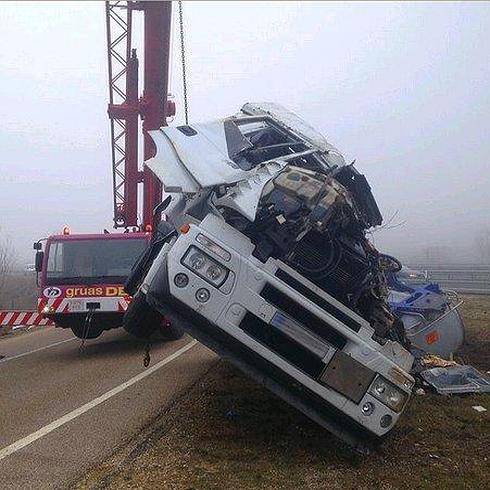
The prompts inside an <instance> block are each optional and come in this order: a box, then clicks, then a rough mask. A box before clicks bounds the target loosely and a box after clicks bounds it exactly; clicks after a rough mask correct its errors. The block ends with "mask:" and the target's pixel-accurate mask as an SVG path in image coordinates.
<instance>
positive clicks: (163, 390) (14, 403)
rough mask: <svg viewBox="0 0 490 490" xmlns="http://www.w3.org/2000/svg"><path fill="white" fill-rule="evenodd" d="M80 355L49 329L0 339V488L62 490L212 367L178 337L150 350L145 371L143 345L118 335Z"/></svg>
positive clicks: (209, 356) (198, 348)
mask: <svg viewBox="0 0 490 490" xmlns="http://www.w3.org/2000/svg"><path fill="white" fill-rule="evenodd" d="M79 346H80V340H78V339H75V338H74V337H73V335H72V333H71V331H70V330H60V329H55V328H54V327H45V328H41V329H39V330H37V331H32V332H28V333H24V334H20V335H15V336H11V337H5V338H0V488H1V489H4V488H66V487H67V486H69V485H70V484H72V483H74V482H75V481H77V480H78V479H79V478H80V477H81V476H82V475H83V474H84V473H85V472H86V471H87V470H88V469H90V468H91V467H93V466H94V465H96V464H97V463H99V462H100V461H101V460H104V459H106V458H107V457H109V456H110V455H111V454H112V453H113V452H114V450H115V449H116V448H118V447H121V446H123V445H124V443H125V441H127V440H129V439H130V438H131V437H132V436H134V435H135V434H136V433H137V432H138V431H139V430H140V429H141V428H143V427H144V426H145V425H147V424H148V423H149V422H150V421H151V420H152V419H153V418H154V417H155V416H156V415H157V414H158V413H160V412H161V411H162V410H165V408H166V407H168V406H170V405H171V404H173V403H176V402H178V399H179V396H180V395H182V394H183V393H185V392H186V391H187V389H188V388H189V387H190V386H191V385H192V384H193V383H195V382H196V381H197V380H198V379H200V377H202V376H203V375H204V374H205V373H206V372H207V371H208V370H209V369H210V368H211V367H212V366H213V364H214V363H215V362H216V359H217V358H216V356H215V355H214V354H213V353H211V352H210V351H209V350H207V349H206V348H205V347H203V346H202V345H201V344H199V343H197V342H196V341H194V340H192V339H191V338H189V337H187V336H186V337H184V338H182V339H181V340H178V341H174V342H168V343H164V342H159V343H156V344H153V346H152V349H151V363H150V366H149V367H148V368H146V369H145V368H144V367H143V347H144V346H143V344H142V343H139V342H137V341H135V340H133V339H132V338H130V337H129V335H127V334H126V333H125V332H124V331H123V330H122V329H118V330H112V331H108V332H105V333H104V334H103V335H102V336H101V337H99V338H98V339H95V340H91V341H87V342H86V344H85V347H84V349H83V350H82V352H81V353H80V352H79ZM1 356H4V357H3V358H1ZM183 417H184V418H185V414H183Z"/></svg>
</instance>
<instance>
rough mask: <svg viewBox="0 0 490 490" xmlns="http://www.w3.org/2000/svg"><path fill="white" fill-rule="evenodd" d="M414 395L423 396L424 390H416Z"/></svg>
mask: <svg viewBox="0 0 490 490" xmlns="http://www.w3.org/2000/svg"><path fill="white" fill-rule="evenodd" d="M415 394H416V395H419V396H422V395H425V390H424V389H423V388H417V389H416V390H415Z"/></svg>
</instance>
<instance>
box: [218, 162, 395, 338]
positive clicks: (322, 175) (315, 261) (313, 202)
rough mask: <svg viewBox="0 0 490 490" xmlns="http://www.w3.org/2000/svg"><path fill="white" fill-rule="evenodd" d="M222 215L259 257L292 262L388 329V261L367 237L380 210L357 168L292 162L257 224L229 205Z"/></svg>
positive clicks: (270, 186)
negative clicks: (385, 269) (385, 264)
mask: <svg viewBox="0 0 490 490" xmlns="http://www.w3.org/2000/svg"><path fill="white" fill-rule="evenodd" d="M341 182H343V184H342V183H341ZM361 196H362V199H361ZM224 216H225V219H226V221H227V222H228V223H230V224H232V225H233V226H234V227H235V228H237V229H238V230H240V231H241V232H242V233H244V234H246V235H247V236H248V237H249V238H250V239H251V240H252V241H253V243H254V244H255V245H256V249H255V251H254V255H255V256H256V257H257V258H259V259H260V260H262V261H263V262H265V261H266V260H267V259H268V258H269V257H274V258H276V259H280V260H282V261H284V262H286V263H287V264H288V265H290V266H291V267H293V268H294V269H295V270H297V271H298V272H299V273H300V274H302V275H304V276H305V277H307V278H308V279H309V280H310V281H312V282H313V283H315V284H316V285H317V286H319V287H320V288H322V289H323V290H325V291H327V292H328V293H329V294H331V295H332V296H334V297H335V298H336V299H338V300H339V301H341V302H342V303H344V304H345V305H346V306H348V307H350V308H351V309H353V310H354V311H356V312H357V313H359V314H360V315H361V316H363V317H364V318H366V320H368V321H369V322H370V323H371V325H372V326H373V328H374V329H375V331H376V334H377V335H378V336H379V337H385V336H386V335H387V333H388V332H389V331H390V329H391V327H392V325H393V316H392V315H391V313H390V312H389V310H388V308H387V304H386V296H387V287H386V279H385V275H384V272H383V268H382V263H381V262H380V260H379V253H378V251H377V250H376V249H375V248H374V247H373V246H372V244H371V243H370V242H369V240H367V238H366V235H365V230H366V228H368V227H370V226H372V225H377V224H380V223H381V215H380V213H379V210H378V208H377V206H376V203H375V201H374V198H373V197H372V194H371V191H370V189H369V186H368V184H367V182H366V181H365V179H364V177H363V176H362V175H360V174H359V173H357V171H356V170H355V169H354V168H353V167H352V166H348V167H342V168H341V169H337V170H336V171H333V172H331V173H330V174H329V173H327V172H325V171H322V170H321V169H317V170H309V169H306V168H300V167H298V166H294V165H288V166H286V167H285V168H284V170H283V171H281V172H280V173H279V174H278V175H277V176H276V177H275V178H274V179H272V180H271V181H270V182H268V183H267V184H266V186H265V187H264V191H263V194H262V198H261V200H260V202H259V207H258V212H257V216H256V219H255V221H254V222H253V223H252V222H250V221H249V220H247V219H246V218H244V217H243V216H242V215H240V214H238V213H237V212H235V211H233V210H229V209H226V211H225V213H224Z"/></svg>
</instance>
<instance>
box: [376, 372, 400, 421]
mask: <svg viewBox="0 0 490 490" xmlns="http://www.w3.org/2000/svg"><path fill="white" fill-rule="evenodd" d="M369 393H370V394H371V395H373V396H374V397H375V398H377V399H378V400H379V401H380V402H381V403H383V404H385V405H386V406H387V407H389V408H391V409H392V410H393V411H394V412H400V411H401V410H402V408H403V406H404V405H405V402H406V401H407V398H408V395H407V394H406V393H405V392H404V391H402V390H400V389H399V388H397V387H396V386H395V385H394V384H393V383H390V382H389V381H388V380H386V379H385V378H383V377H382V376H378V377H377V378H376V379H375V380H374V382H373V384H372V385H371V388H370V389H369Z"/></svg>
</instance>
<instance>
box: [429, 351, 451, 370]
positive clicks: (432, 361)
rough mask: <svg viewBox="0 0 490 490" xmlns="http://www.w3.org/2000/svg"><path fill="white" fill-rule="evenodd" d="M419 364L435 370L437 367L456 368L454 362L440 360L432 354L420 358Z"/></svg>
mask: <svg viewBox="0 0 490 490" xmlns="http://www.w3.org/2000/svg"><path fill="white" fill-rule="evenodd" d="M421 362H422V364H423V365H424V366H426V367H429V368H437V367H440V368H445V367H450V366H456V362H454V361H448V360H446V359H442V358H441V357H439V356H435V355H434V354H425V355H424V356H423V357H422V359H421Z"/></svg>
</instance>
